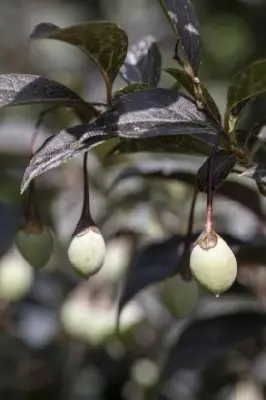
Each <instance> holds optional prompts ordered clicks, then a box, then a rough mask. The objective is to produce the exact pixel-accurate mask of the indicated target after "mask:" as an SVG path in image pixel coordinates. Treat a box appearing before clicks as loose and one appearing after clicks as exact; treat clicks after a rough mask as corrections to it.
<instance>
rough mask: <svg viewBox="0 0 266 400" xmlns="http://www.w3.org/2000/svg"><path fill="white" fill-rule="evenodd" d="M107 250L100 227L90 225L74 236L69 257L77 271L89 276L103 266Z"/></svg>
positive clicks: (86, 276) (85, 276)
mask: <svg viewBox="0 0 266 400" xmlns="http://www.w3.org/2000/svg"><path fill="white" fill-rule="evenodd" d="M105 250H106V246H105V241H104V238H103V236H102V234H101V232H100V231H99V229H98V227H97V226H89V227H88V228H87V229H84V230H83V231H81V232H80V233H77V234H76V235H75V236H74V237H73V239H72V241H71V243H70V245H69V248H68V258H69V261H70V262H71V264H72V265H73V267H74V269H75V271H76V272H77V273H78V274H79V275H81V276H83V277H84V278H88V277H90V276H91V275H94V274H96V273H97V272H98V271H99V269H100V268H101V267H102V265H103V263H104V258H105Z"/></svg>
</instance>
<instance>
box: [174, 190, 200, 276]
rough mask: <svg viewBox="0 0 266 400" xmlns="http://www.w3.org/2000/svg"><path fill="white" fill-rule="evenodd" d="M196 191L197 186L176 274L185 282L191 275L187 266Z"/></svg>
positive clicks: (196, 196)
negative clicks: (178, 273)
mask: <svg viewBox="0 0 266 400" xmlns="http://www.w3.org/2000/svg"><path fill="white" fill-rule="evenodd" d="M198 193H199V192H198V189H197V186H195V189H194V194H193V198H192V202H191V206H190V212H189V219H188V226H187V234H186V238H185V243H184V250H183V254H182V257H181V261H180V264H179V266H178V267H179V268H178V270H179V271H177V272H180V275H181V276H182V278H183V279H184V280H185V281H190V280H191V273H190V269H189V268H188V266H189V261H188V259H189V256H190V250H191V243H192V232H193V223H194V213H195V206H196V202H197V198H198Z"/></svg>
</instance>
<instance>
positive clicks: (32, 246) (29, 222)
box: [15, 182, 53, 268]
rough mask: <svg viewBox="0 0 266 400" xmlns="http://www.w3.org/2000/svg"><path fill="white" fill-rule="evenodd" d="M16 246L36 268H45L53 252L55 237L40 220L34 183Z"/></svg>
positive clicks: (16, 238) (30, 190)
mask: <svg viewBox="0 0 266 400" xmlns="http://www.w3.org/2000/svg"><path fill="white" fill-rule="evenodd" d="M15 244H16V246H17V248H18V250H19V251H20V253H21V255H22V256H23V257H24V258H25V260H27V262H28V263H29V264H31V265H32V266H33V267H36V268H42V267H44V266H45V265H46V264H47V263H48V261H49V260H50V258H51V255H52V252H53V237H52V234H51V232H50V229H49V228H48V227H46V226H45V225H44V224H43V222H42V220H41V218H40V215H39V212H38V202H37V200H36V194H35V187H34V185H33V182H31V184H30V187H29V197H28V199H27V202H26V205H25V210H24V223H23V225H22V227H21V228H20V229H19V230H18V232H17V234H16V236H15Z"/></svg>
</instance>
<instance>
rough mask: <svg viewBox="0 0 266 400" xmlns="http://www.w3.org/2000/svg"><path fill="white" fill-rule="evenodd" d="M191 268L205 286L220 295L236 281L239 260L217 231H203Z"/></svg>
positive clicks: (197, 242) (194, 248)
mask: <svg viewBox="0 0 266 400" xmlns="http://www.w3.org/2000/svg"><path fill="white" fill-rule="evenodd" d="M190 269H191V273H192V274H193V276H194V277H195V279H196V280H197V281H198V282H199V283H200V284H201V285H202V286H203V287H205V288H206V289H207V290H209V291H210V292H212V293H214V294H216V295H217V296H219V295H220V294H221V293H223V292H225V291H226V290H228V289H229V288H230V287H231V286H232V284H233V283H234V281H235V279H236V275H237V262H236V258H235V255H234V253H233V252H232V250H231V249H230V247H229V246H228V245H227V243H226V242H225V241H224V240H223V239H222V238H221V237H220V236H219V235H218V234H217V233H216V232H214V231H212V233H210V234H207V233H206V232H203V233H202V234H201V235H200V237H199V238H198V240H197V241H196V243H195V245H194V247H193V250H192V252H191V256H190Z"/></svg>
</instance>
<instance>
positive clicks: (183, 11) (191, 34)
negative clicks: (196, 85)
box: [159, 0, 201, 76]
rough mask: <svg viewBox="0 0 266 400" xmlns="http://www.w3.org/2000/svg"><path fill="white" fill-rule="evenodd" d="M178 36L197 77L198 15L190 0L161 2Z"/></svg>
mask: <svg viewBox="0 0 266 400" xmlns="http://www.w3.org/2000/svg"><path fill="white" fill-rule="evenodd" d="M159 2H160V4H161V6H162V8H163V10H164V12H165V15H166V17H167V18H168V20H169V22H170V24H171V26H172V28H173V29H174V31H175V33H176V34H177V37H178V40H179V41H180V44H181V46H182V49H183V51H184V54H185V57H186V59H187V61H188V63H189V64H190V65H191V67H192V70H193V72H194V74H195V75H196V76H197V74H198V69H199V65H200V48H201V38H200V33H199V24H198V19H197V15H196V12H195V9H194V6H193V5H192V2H191V1H190V0H159Z"/></svg>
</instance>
